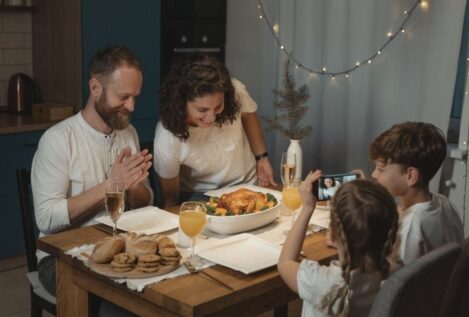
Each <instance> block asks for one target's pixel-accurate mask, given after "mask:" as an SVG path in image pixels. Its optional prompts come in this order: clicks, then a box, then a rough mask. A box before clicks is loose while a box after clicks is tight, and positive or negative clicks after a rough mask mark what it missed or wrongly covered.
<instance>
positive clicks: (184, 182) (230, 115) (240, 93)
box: [154, 54, 276, 207]
mask: <svg viewBox="0 0 469 317" xmlns="http://www.w3.org/2000/svg"><path fill="white" fill-rule="evenodd" d="M256 110H257V105H256V103H255V102H254V100H252V98H251V97H250V96H249V94H248V92H247V91H246V88H245V87H244V85H243V84H242V83H241V82H240V81H238V80H236V79H234V78H231V76H230V73H229V72H228V70H227V69H226V67H225V66H224V65H223V64H221V63H220V62H219V61H217V60H216V59H215V58H214V57H211V56H209V55H201V54H198V55H193V56H191V57H189V58H187V59H185V60H183V61H182V62H181V63H180V64H179V65H178V66H177V67H175V68H174V69H173V70H172V71H171V72H170V74H169V77H168V78H167V79H166V80H165V82H164V83H163V85H162V88H161V119H160V122H158V125H157V127H156V131H155V140H154V164H155V170H156V172H157V174H158V176H159V179H160V185H161V193H162V196H163V207H170V206H175V205H178V204H179V203H180V202H182V201H187V200H194V199H202V197H203V193H204V192H205V191H208V190H213V189H217V188H221V187H225V186H233V185H237V184H244V183H251V184H252V183H254V182H255V181H256V179H258V182H259V185H261V186H262V185H268V184H272V185H276V184H275V182H274V179H273V171H272V167H271V165H270V162H269V158H268V154H267V152H266V148H265V144H264V137H263V133H262V129H261V126H260V123H259V119H258V117H257V115H256Z"/></svg>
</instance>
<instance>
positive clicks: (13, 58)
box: [3, 48, 33, 64]
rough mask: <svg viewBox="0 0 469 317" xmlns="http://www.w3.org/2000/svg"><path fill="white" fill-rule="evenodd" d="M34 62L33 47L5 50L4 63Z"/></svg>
mask: <svg viewBox="0 0 469 317" xmlns="http://www.w3.org/2000/svg"><path fill="white" fill-rule="evenodd" d="M32 62H33V55H32V49H30V48H20V49H11V48H5V49H4V50H3V64H31V63H32Z"/></svg>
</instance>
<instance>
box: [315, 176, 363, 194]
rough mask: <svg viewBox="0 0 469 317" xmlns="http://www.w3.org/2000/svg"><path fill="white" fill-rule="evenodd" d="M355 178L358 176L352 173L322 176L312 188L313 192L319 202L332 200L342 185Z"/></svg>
mask: <svg viewBox="0 0 469 317" xmlns="http://www.w3.org/2000/svg"><path fill="white" fill-rule="evenodd" d="M357 178H358V174H353V173H342V174H328V175H323V176H321V177H320V178H319V179H318V181H317V182H316V183H315V186H313V191H314V194H315V195H316V198H317V199H318V200H319V201H321V200H329V199H332V197H333V196H334V194H335V193H336V192H337V190H338V189H339V187H340V186H341V185H342V184H344V183H347V182H350V181H353V180H355V179H357Z"/></svg>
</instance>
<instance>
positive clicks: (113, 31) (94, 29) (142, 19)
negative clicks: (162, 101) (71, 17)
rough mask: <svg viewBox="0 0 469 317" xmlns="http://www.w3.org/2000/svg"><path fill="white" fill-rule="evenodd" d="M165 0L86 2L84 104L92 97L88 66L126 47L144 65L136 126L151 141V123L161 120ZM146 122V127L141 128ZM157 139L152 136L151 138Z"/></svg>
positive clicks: (135, 119) (91, 0) (86, 0)
mask: <svg viewBox="0 0 469 317" xmlns="http://www.w3.org/2000/svg"><path fill="white" fill-rule="evenodd" d="M160 8H161V0H138V1H129V0H99V1H95V0H82V15H81V16H82V49H83V74H84V76H83V87H84V92H83V96H84V100H86V99H87V96H88V78H87V76H88V63H89V61H90V60H91V58H92V56H93V54H94V53H95V52H96V51H98V50H99V49H101V48H103V47H105V46H108V45H126V46H128V47H129V48H130V49H131V50H132V51H133V52H134V53H135V54H136V55H137V56H138V57H139V58H140V60H141V61H142V65H143V87H142V93H141V95H140V96H139V97H138V99H137V104H136V109H135V112H134V113H133V115H132V123H133V124H134V126H135V127H136V128H137V130H138V131H139V135H140V134H142V135H145V139H144V140H142V141H148V140H146V139H148V138H149V136H148V119H154V124H153V128H152V129H153V131H154V126H155V125H156V121H157V118H158V116H159V93H158V91H159V87H160V82H159V78H160V75H159V74H160V65H159V61H160V11H161V9H160ZM142 120H144V121H145V127H143V126H141V125H140V123H141V122H142ZM144 130H145V131H144ZM152 137H153V135H152V136H151V138H152Z"/></svg>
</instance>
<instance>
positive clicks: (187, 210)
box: [179, 201, 207, 267]
mask: <svg viewBox="0 0 469 317" xmlns="http://www.w3.org/2000/svg"><path fill="white" fill-rule="evenodd" d="M206 213H207V211H206V208H205V204H204V203H203V202H200V201H186V202H184V203H182V205H181V207H180V209H179V227H180V228H181V230H182V231H183V232H184V233H185V234H186V235H187V236H188V237H189V238H191V255H190V257H189V258H188V259H187V261H188V262H189V264H190V265H191V266H193V267H197V266H198V265H199V263H200V261H198V260H197V259H196V257H195V254H194V245H195V238H196V236H197V235H198V234H199V233H201V232H202V231H203V230H204V227H205V222H206Z"/></svg>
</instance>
